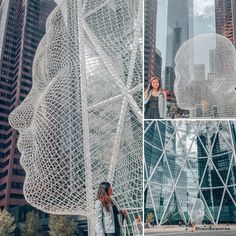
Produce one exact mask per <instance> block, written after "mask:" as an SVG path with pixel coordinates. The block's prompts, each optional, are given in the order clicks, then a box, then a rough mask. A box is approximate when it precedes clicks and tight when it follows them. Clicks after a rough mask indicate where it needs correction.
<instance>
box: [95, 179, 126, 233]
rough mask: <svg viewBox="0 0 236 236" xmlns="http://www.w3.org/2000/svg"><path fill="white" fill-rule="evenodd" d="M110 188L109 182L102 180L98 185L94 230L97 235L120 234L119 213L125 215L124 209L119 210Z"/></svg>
mask: <svg viewBox="0 0 236 236" xmlns="http://www.w3.org/2000/svg"><path fill="white" fill-rule="evenodd" d="M111 195H112V188H111V185H110V183H108V182H102V183H101V184H100V185H99V189H98V194H97V200H96V202H95V214H96V232H97V235H98V236H103V235H105V236H120V231H121V230H120V228H121V223H120V221H119V214H120V213H121V214H122V216H125V215H126V212H125V211H121V212H120V211H119V210H118V209H117V207H116V205H115V204H114V203H113V201H112V199H111Z"/></svg>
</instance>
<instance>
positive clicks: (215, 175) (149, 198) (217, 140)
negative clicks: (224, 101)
mask: <svg viewBox="0 0 236 236" xmlns="http://www.w3.org/2000/svg"><path fill="white" fill-rule="evenodd" d="M235 125H236V123H235V122H232V121H210V122H209V121H146V122H145V138H144V139H145V141H144V145H145V146H144V152H145V193H144V198H145V199H144V205H145V218H146V215H147V214H148V213H149V212H152V213H154V215H155V223H156V224H160V225H161V224H176V223H178V222H180V221H181V222H183V223H185V224H187V223H189V222H191V219H190V218H191V217H190V216H189V215H191V214H189V212H188V206H189V203H190V202H191V203H192V202H193V201H195V199H201V201H202V202H203V204H204V220H203V221H204V222H206V223H210V222H211V223H213V224H218V223H233V222H236V154H235V144H236V132H235Z"/></svg>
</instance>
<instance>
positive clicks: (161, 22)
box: [157, 0, 215, 63]
mask: <svg viewBox="0 0 236 236" xmlns="http://www.w3.org/2000/svg"><path fill="white" fill-rule="evenodd" d="M170 1H174V0H170ZM193 1H194V7H193V8H194V35H198V34H204V33H212V32H215V0H193ZM166 7H167V0H158V12H157V48H158V49H160V50H161V53H162V60H163V63H165V44H166V38H165V31H166V14H167V13H166V11H167V9H166Z"/></svg>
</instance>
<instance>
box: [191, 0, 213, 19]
mask: <svg viewBox="0 0 236 236" xmlns="http://www.w3.org/2000/svg"><path fill="white" fill-rule="evenodd" d="M214 14H215V0H194V15H196V16H203V17H204V18H208V17H211V16H212V15H214Z"/></svg>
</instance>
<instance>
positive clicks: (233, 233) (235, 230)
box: [144, 225, 236, 236]
mask: <svg viewBox="0 0 236 236" xmlns="http://www.w3.org/2000/svg"><path fill="white" fill-rule="evenodd" d="M216 228H218V229H221V230H216V229H215V230H202V229H201V230H195V231H194V232H191V228H188V231H186V230H185V228H184V227H178V226H177V227H176V226H168V227H167V226H162V227H154V228H148V229H145V230H144V234H145V235H148V236H156V235H157V236H168V235H170V236H171V235H173V236H184V235H196V236H222V235H224V236H236V226H235V225H229V226H227V225H218V226H216ZM224 228H230V230H223V229H224Z"/></svg>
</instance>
